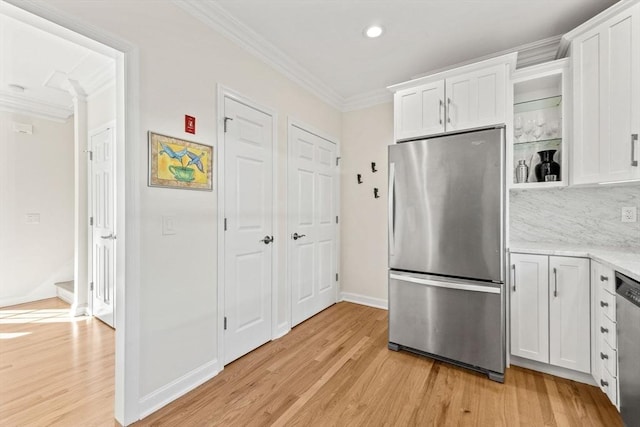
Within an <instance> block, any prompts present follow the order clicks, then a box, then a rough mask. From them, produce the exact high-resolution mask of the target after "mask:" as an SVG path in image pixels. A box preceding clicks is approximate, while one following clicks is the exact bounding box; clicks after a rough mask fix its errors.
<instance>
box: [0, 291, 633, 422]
mask: <svg viewBox="0 0 640 427" xmlns="http://www.w3.org/2000/svg"><path fill="white" fill-rule="evenodd" d="M23 309H24V307H23ZM3 310H5V309H0V316H2V319H7V318H8V319H11V317H12V316H11V315H9V314H3V313H2V312H3ZM25 316H26V314H25ZM1 325H2V328H1V329H0V332H2V333H7V332H8V333H21V332H31V335H33V336H32V337H31V338H29V336H31V335H25V336H23V337H18V338H12V339H8V340H1V341H0V344H1V345H2V347H1V348H0V384H1V385H2V386H1V387H0V404H1V406H2V407H1V408H0V425H2V426H5V425H7V426H23V425H41V426H44V425H65V426H89V425H111V426H112V425H114V422H113V415H112V414H113V379H112V377H113V331H112V330H111V329H109V328H108V327H106V326H105V325H103V324H101V323H100V322H99V321H96V320H82V321H80V322H73V323H68V322H62V323H58V322H51V323H43V324H40V323H11V322H3V323H1ZM45 325H46V327H47V328H48V327H51V329H50V330H49V331H48V335H49V336H44V335H43V336H41V338H40V339H38V338H37V335H38V334H40V332H39V328H40V327H41V326H42V327H44V326H45ZM42 332H45V331H44V330H42ZM82 337H84V341H85V342H84V344H82V341H83V339H82ZM21 338H24V339H25V340H23V341H22V343H21V342H20V341H21ZM27 339H28V341H27ZM12 341H13V343H12ZM64 349H67V350H71V349H75V350H72V351H67V350H64ZM37 354H39V356H36V355H37ZM23 359H24V360H23ZM68 359H71V360H73V361H74V362H69V361H67V360H68ZM74 364H75V365H76V367H77V372H75V373H73V371H74V369H72V365H74ZM5 384H9V387H7V388H6V389H5V387H4V385H5ZM135 425H136V426H214V425H224V426H261V425H264V426H267V425H275V426H284V425H287V426H331V425H338V426H360V425H361V426H379V425H393V426H429V425H433V426H449V425H451V426H458V425H461V426H466V425H468V426H517V425H522V426H543V425H544V426H554V425H555V426H607V427H609V426H621V425H622V423H621V420H620V417H619V415H618V413H617V412H616V410H615V408H614V407H613V406H612V405H611V404H610V403H609V402H608V400H607V398H606V396H605V395H604V394H603V393H601V392H600V390H599V389H597V388H596V387H591V386H587V385H584V384H579V383H575V382H572V381H568V380H563V379H560V378H555V377H552V376H549V375H545V374H540V373H537V372H534V371H529V370H526V369H520V368H515V367H513V368H510V369H509V370H508V371H507V374H506V383H505V384H497V383H494V382H492V381H489V380H487V378H486V377H485V376H483V375H480V374H476V373H473V372H469V371H466V370H462V369H460V368H457V367H453V366H450V365H447V364H443V363H440V362H435V361H433V360H431V359H428V358H425V357H419V356H415V355H413V354H410V353H406V352H393V351H390V350H388V349H387V313H386V311H384V310H378V309H374V308H370V307H364V306H359V305H355V304H349V303H338V304H336V305H334V306H332V307H330V308H329V309H327V310H325V311H324V312H322V313H320V314H319V315H317V316H315V317H314V318H312V319H310V320H308V321H306V322H304V323H303V324H301V325H299V326H298V327H296V328H294V329H293V330H292V331H291V332H290V333H289V334H288V335H286V336H284V337H283V338H281V339H279V340H276V341H274V342H271V343H268V344H266V345H264V346H262V347H260V348H259V349H257V350H256V351H254V352H252V353H250V354H248V355H247V356H245V357H242V358H240V359H238V360H237V361H235V362H233V363H231V364H229V365H227V366H226V367H225V369H224V371H222V372H221V373H220V374H219V375H218V376H216V377H215V378H213V379H212V380H211V381H209V382H207V383H206V384H203V385H202V386H200V387H198V388H197V389H195V390H193V391H192V392H190V393H188V394H187V395H185V396H183V397H182V398H180V399H178V400H177V401H175V402H173V403H171V404H170V405H168V406H166V407H164V408H162V409H161V410H160V411H158V412H156V413H154V414H152V415H150V416H149V417H147V418H145V419H144V420H142V421H140V422H138V423H136V424H135Z"/></svg>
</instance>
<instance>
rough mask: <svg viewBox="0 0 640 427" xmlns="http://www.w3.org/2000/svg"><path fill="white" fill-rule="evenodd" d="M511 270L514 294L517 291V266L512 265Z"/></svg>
mask: <svg viewBox="0 0 640 427" xmlns="http://www.w3.org/2000/svg"><path fill="white" fill-rule="evenodd" d="M511 269H512V270H513V292H515V291H516V265H515V264H512V265H511Z"/></svg>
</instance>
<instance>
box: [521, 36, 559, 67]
mask: <svg viewBox="0 0 640 427" xmlns="http://www.w3.org/2000/svg"><path fill="white" fill-rule="evenodd" d="M560 40H562V36H561V35H557V36H553V37H549V38H546V39H542V40H538V41H535V42H533V43H527V44H524V45H521V46H518V47H516V48H515V50H516V51H517V52H518V63H517V64H516V68H524V67H529V66H531V65H536V64H541V63H543V62H548V61H553V60H555V59H556V53H557V52H558V46H559V45H560Z"/></svg>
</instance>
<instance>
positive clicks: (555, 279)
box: [553, 267, 558, 297]
mask: <svg viewBox="0 0 640 427" xmlns="http://www.w3.org/2000/svg"><path fill="white" fill-rule="evenodd" d="M553 283H554V285H553V296H554V297H557V296H558V270H557V269H556V268H555V267H554V268H553Z"/></svg>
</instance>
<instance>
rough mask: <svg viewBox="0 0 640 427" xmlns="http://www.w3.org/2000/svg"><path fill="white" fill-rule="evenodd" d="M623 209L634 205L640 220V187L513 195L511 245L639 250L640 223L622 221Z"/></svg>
mask: <svg viewBox="0 0 640 427" xmlns="http://www.w3.org/2000/svg"><path fill="white" fill-rule="evenodd" d="M623 206H635V207H636V208H637V209H638V214H639V215H638V216H639V217H640V184H637V185H636V184H633V185H628V184H627V185H620V186H610V185H605V186H598V187H590V188H573V187H568V188H557V189H556V188H553V189H551V188H549V189H536V190H512V191H511V192H510V205H509V208H510V213H509V216H510V218H509V221H510V227H511V229H510V232H511V237H510V240H511V241H512V242H515V241H519V242H539V243H567V244H578V245H591V246H607V247H613V246H615V247H624V248H630V249H633V250H634V251H635V250H639V251H640V222H632V223H625V222H621V221H620V209H621V208H622V207H623ZM639 220H640V218H639Z"/></svg>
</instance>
